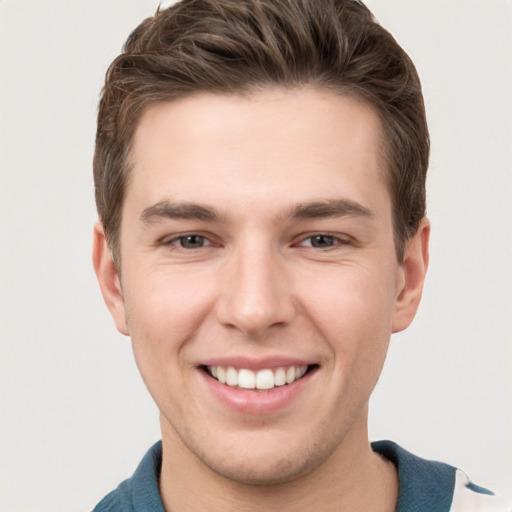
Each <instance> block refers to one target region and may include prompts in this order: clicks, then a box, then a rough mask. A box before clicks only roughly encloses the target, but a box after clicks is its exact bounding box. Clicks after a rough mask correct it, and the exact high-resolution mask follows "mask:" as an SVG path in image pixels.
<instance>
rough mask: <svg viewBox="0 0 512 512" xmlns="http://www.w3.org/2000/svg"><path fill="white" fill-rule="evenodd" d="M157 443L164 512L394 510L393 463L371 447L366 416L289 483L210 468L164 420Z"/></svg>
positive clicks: (396, 497)
mask: <svg viewBox="0 0 512 512" xmlns="http://www.w3.org/2000/svg"><path fill="white" fill-rule="evenodd" d="M356 427H359V428H356ZM162 444H163V460H162V471H161V475H160V494H161V496H162V502H163V504H164V508H165V510H166V511H167V512H171V511H172V512H186V511H190V510H208V511H209V512H217V511H219V512H220V511H224V510H237V511H240V512H253V511H254V512H255V511H261V510H279V511H282V512H284V511H293V512H302V511H304V512H306V511H307V512H310V511H311V510H315V511H334V510H336V511H349V510H350V511H371V512H393V511H395V510H396V504H397V501H398V475H397V472H396V468H395V467H394V465H393V464H392V463H390V462H388V461H386V460H385V459H383V458H382V457H380V456H379V455H377V454H375V453H374V452H373V451H372V450H371V447H370V444H369V442H368V435H367V429H366V416H365V417H364V428H362V429H361V428H360V425H359V426H358V425H354V428H353V429H351V431H350V432H349V433H348V434H347V436H345V438H344V439H343V441H342V443H340V445H339V446H338V447H337V449H336V450H335V451H334V452H333V454H332V455H331V456H330V457H329V458H328V459H327V460H325V461H324V462H323V463H322V464H321V465H320V466H319V467H317V468H316V469H315V470H313V471H312V472H310V473H308V474H306V475H303V476H301V477H299V478H297V479H294V480H292V481H290V482H286V483H279V484H274V485H248V484H244V483H240V482H236V481H233V480H230V479H227V478H224V477H223V476H221V475H219V474H217V473H215V472H214V471H212V470H211V469H210V468H209V467H207V466H206V465H205V464H204V463H203V462H202V461H201V460H200V459H199V458H197V457H196V456H195V455H194V454H193V453H191V452H190V451H189V450H188V449H187V447H186V446H184V445H183V443H182V442H181V440H180V439H179V438H178V436H177V435H176V433H175V432H174V430H172V428H171V427H169V426H165V425H164V422H162Z"/></svg>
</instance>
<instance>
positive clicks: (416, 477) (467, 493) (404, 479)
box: [372, 441, 512, 512]
mask: <svg viewBox="0 0 512 512" xmlns="http://www.w3.org/2000/svg"><path fill="white" fill-rule="evenodd" d="M372 448H373V450H374V451H375V452H377V453H379V454H380V455H381V456H383V457H385V458H386V459H388V460H390V461H391V462H393V463H394V464H395V466H396V468H397V471H398V477H399V480H400V495H399V501H398V508H397V512H432V511H433V510H435V511H436V512H512V506H511V504H510V503H508V504H507V503H506V502H505V501H503V500H502V499H500V498H498V497H497V496H495V495H494V493H492V492H491V491H489V490H487V489H485V488H483V487H479V486H478V485H475V484H474V483H473V482H471V480H469V478H468V477H467V475H466V474H465V473H464V472H463V471H462V470H460V469H458V468H456V467H454V466H450V465H449V464H445V463H443V462H438V461H433V460H427V459H423V458H421V457H418V456H416V455H413V454H412V453H410V452H408V451H407V450H404V449H403V448H402V447H400V446H399V445H397V444H396V443H393V442H392V441H378V442H376V443H372Z"/></svg>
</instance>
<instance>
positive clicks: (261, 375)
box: [202, 364, 318, 391]
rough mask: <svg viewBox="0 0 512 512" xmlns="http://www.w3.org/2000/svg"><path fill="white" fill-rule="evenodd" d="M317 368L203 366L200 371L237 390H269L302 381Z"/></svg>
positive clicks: (313, 365) (309, 366)
mask: <svg viewBox="0 0 512 512" xmlns="http://www.w3.org/2000/svg"><path fill="white" fill-rule="evenodd" d="M317 367H318V365H316V364H312V365H300V366H281V367H279V368H264V369H261V370H257V371H253V370H249V369H247V368H239V369H237V368H234V367H233V366H203V367H202V369H203V370H204V371H205V372H206V373H207V374H208V375H210V377H213V378H214V379H215V380H217V381H219V382H220V383H221V384H226V385H227V386H231V387H234V388H237V389H256V390H261V391H264V390H269V389H273V388H276V387H280V386H286V385H288V384H292V383H293V382H295V381H297V380H299V379H302V378H303V377H304V375H306V374H308V373H311V372H312V371H313V370H315V369H316V368H317Z"/></svg>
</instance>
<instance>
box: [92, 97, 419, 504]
mask: <svg viewBox="0 0 512 512" xmlns="http://www.w3.org/2000/svg"><path fill="white" fill-rule="evenodd" d="M381 147H382V141H381V126H380V122H379V119H378V116H377V115H376V113H375V112H374V111H373V109H371V108H370V107H368V106H367V105H365V104H363V103H361V102H359V101H356V100H355V99H353V98H350V97H347V96H340V95H334V94H332V93H329V92H325V91H321V90H314V89H307V88H303V89H294V90H281V89H270V90H267V91H263V92H261V91H260V92H258V93H254V94H253V95H250V96H244V97H242V96H235V95H213V94H206V93H201V94H196V95H194V96H192V97H189V98H185V99H182V100H177V101H174V102H170V103H166V104H160V105H153V106H150V107H149V108H148V109H147V110H146V111H145V112H144V114H143V115H142V117H141V119H140V121H139V124H138V127H137V130H136V133H135V139H134V146H133V150H132V154H131V161H132V163H133V170H132V173H133V174H132V176H131V180H130V182H129V185H128V189H127V192H126V196H125V200H124V205H123V210H122V225H121V232H120V254H121V260H122V261H121V269H122V272H121V277H119V274H118V273H117V272H116V267H115V266H114V264H113V262H112V260H111V258H110V254H109V251H108V249H107V244H106V242H105V239H104V235H103V231H102V228H101V225H99V224H98V225H97V226H96V229H95V248H94V264H95V269H96V272H97V275H98V279H99V282H100V286H101V289H102V292H103V296H104V298H105V301H106V303H107V305H108V307H109V309H110V311H111V313H112V315H113V318H114V320H115V322H116V325H117V328H118V329H119V331H120V332H122V333H123V334H126V335H129V336H131V338H132V343H133V349H134V354H135V358H136V361H137V364H138V367H139V369H140V371H141V374H142V377H143V378H144V381H145V383H146V385H147V387H148V389H149V391H150V393H151V394H152V396H153V399H154V400H155V402H156V404H157V405H158V407H159V409H160V413H161V428H162V442H163V463H162V472H161V477H160V492H161V496H162V501H163V503H164V506H165V508H166V510H172V511H173V512H181V511H185V510H208V511H217V510H240V511H252V510H293V511H302V510H308V511H311V510H318V511H331V510H332V511H334V510H336V511H338V510H351V511H359V510H361V511H363V510H364V511H380V512H386V511H392V510H395V508H396V502H397V496H398V480H397V475H396V470H395V468H394V466H392V465H391V464H390V463H388V462H386V461H384V460H383V459H382V458H381V457H380V456H378V455H376V454H374V453H373V452H372V451H371V448H370V445H369V442H368V432H367V416H368V400H369V397H370V394H371V392H372V390H373V387H374V386H375V383H376V381H377V379H378V376H379V374H380V372H381V369H382V365H383V363H384V359H385V356H386V352H387V348H388V344H389V339H390V336H391V333H393V332H397V331H401V330H403V329H405V328H406V327H407V326H408V325H409V324H410V322H411V321H412V319H413V317H414V315H415V312H416V309H417V307H418V304H419V300H420V297H421V290H422V286H423V280H424V276H425V272H426V268H427V263H428V235H429V224H428V222H427V221H426V219H425V220H424V221H423V222H422V223H421V225H420V228H419V230H418V232H417V234H416V235H415V236H414V237H413V238H412V239H410V240H409V241H408V242H407V244H406V248H405V258H404V261H403V262H398V261H397V259H396V251H395V247H394V243H393V228H392V213H391V200H390V196H389V193H388V190H387V188H386V170H385V168H384V166H383V165H384V164H383V158H382V155H381ZM228 368H231V369H229V370H228ZM240 370H244V371H240ZM247 370H248V371H247ZM226 372H227V373H228V374H229V377H228V380H229V379H235V380H234V381H229V382H228V383H224V382H221V381H223V380H224V376H223V375H224V373H226ZM303 372H305V373H304V375H302V373H303ZM286 373H288V374H289V375H288V376H289V383H284V382H283V381H282V379H283V375H286ZM294 373H295V375H293V374H294ZM242 374H244V375H243V377H242ZM237 377H238V379H239V380H238V381H237V380H236V379H237ZM254 379H256V380H258V379H259V383H258V385H259V387H260V388H265V389H257V388H254V385H255V384H254V382H251V381H252V380H254ZM219 380H220V381H219Z"/></svg>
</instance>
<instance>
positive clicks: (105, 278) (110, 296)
mask: <svg viewBox="0 0 512 512" xmlns="http://www.w3.org/2000/svg"><path fill="white" fill-rule="evenodd" d="M92 261H93V265H94V271H95V272H96V277H97V278H98V283H99V285H100V288H101V293H102V295H103V300H104V301H105V304H106V305H107V307H108V309H109V311H110V314H111V315H112V318H113V319H114V322H115V324H116V327H117V330H118V331H119V332H120V333H121V334H125V335H126V336H128V335H129V330H128V323H127V321H126V309H125V304H124V297H123V291H122V289H121V281H120V279H119V275H118V273H117V270H116V267H115V265H114V261H113V260H112V256H111V254H110V251H109V248H108V244H107V240H106V238H105V232H104V231H103V226H102V224H101V222H99V221H98V222H97V223H96V225H95V226H94V238H93V250H92Z"/></svg>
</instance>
